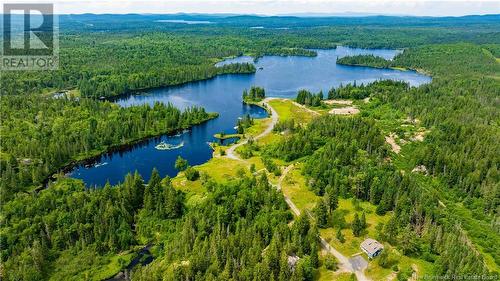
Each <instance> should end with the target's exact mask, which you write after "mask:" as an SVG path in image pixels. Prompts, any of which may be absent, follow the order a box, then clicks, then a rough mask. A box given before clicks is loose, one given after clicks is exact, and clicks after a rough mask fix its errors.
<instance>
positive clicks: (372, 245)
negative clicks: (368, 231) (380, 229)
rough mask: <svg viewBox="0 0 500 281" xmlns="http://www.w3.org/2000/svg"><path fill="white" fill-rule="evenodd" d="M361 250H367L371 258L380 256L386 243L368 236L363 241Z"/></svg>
mask: <svg viewBox="0 0 500 281" xmlns="http://www.w3.org/2000/svg"><path fill="white" fill-rule="evenodd" d="M360 247H361V250H363V252H365V253H366V254H367V255H368V257H369V258H374V257H376V256H378V255H379V254H380V253H381V252H382V250H383V249H384V245H382V244H380V242H378V241H377V240H375V239H371V238H367V239H366V240H365V241H363V243H361V246H360Z"/></svg>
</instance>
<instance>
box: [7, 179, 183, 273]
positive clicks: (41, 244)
mask: <svg viewBox="0 0 500 281" xmlns="http://www.w3.org/2000/svg"><path fill="white" fill-rule="evenodd" d="M183 200H184V199H183V194H182V193H181V192H179V191H176V190H175V189H174V188H173V187H172V186H171V184H170V181H169V179H168V178H167V179H164V180H163V181H162V179H161V178H160V176H159V174H158V172H157V171H156V170H154V171H153V173H152V175H151V178H150V180H149V182H148V183H147V185H145V183H144V181H143V180H142V178H141V176H140V175H139V174H137V173H135V174H134V175H130V174H129V175H127V176H126V177H125V180H124V183H123V184H121V185H119V186H114V187H111V186H109V185H106V186H104V187H103V188H100V189H91V190H88V189H87V188H86V187H84V186H83V184H82V183H81V182H79V181H76V180H72V179H67V180H63V181H59V182H58V183H56V184H54V185H51V186H50V187H49V188H47V189H45V190H43V191H40V192H39V193H34V194H26V193H18V194H17V196H16V199H15V200H11V201H10V202H8V203H6V204H4V205H3V206H2V236H1V245H2V249H1V255H2V260H3V261H4V262H2V263H3V264H4V268H3V270H2V278H5V279H6V280H43V279H47V278H48V277H49V276H50V275H51V269H52V264H53V262H54V261H57V259H58V258H59V257H60V256H61V255H63V259H64V252H65V251H68V250H69V251H70V252H79V251H81V252H85V251H90V252H91V253H95V255H103V254H106V253H117V252H119V251H122V250H127V249H129V248H130V247H131V246H132V245H136V244H137V241H139V239H140V238H141V235H142V234H143V233H144V235H146V237H148V238H149V235H150V233H152V232H153V231H157V228H158V227H159V226H161V225H163V224H169V221H171V220H175V219H177V218H180V216H181V215H182V213H183V212H184V202H183ZM59 262H63V263H66V266H67V265H68V264H70V263H71V261H64V260H63V261H59ZM75 273H76V272H75ZM68 274H70V275H69V276H66V278H75V276H71V272H69V273H68ZM63 279H64V278H63Z"/></svg>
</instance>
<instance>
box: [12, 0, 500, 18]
mask: <svg viewBox="0 0 500 281" xmlns="http://www.w3.org/2000/svg"><path fill="white" fill-rule="evenodd" d="M5 2H17V3H19V2H31V3H33V2H42V3H47V2H53V3H55V5H56V7H55V9H56V11H57V12H58V13H78V14H80V13H120V14H123V13H155V14H167V13H179V12H185V13H238V14H262V15H279V14H297V13H327V14H342V13H370V14H373V13H374V14H395V15H417V16H461V15H471V14H476V15H477V14H500V1H499V0H479V1H475V0H468V1H463V0H441V1H433V0H399V1H395V0H351V1H348V0H163V1H160V0H52V1H51V0H5Z"/></svg>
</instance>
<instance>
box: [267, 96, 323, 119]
mask: <svg viewBox="0 0 500 281" xmlns="http://www.w3.org/2000/svg"><path fill="white" fill-rule="evenodd" d="M269 104H270V105H271V106H272V107H273V108H274V110H276V112H277V113H278V115H279V117H280V118H279V120H280V121H285V120H289V119H294V120H295V121H297V122H298V123H299V124H307V123H309V122H310V121H311V120H312V119H313V118H314V115H313V114H312V113H311V112H309V111H308V110H307V109H304V108H302V107H300V106H297V105H295V104H294V103H293V102H292V101H291V100H286V99H274V100H271V101H269Z"/></svg>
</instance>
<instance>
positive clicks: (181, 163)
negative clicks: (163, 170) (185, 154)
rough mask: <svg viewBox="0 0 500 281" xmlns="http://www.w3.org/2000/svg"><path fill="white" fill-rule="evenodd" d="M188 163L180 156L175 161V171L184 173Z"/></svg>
mask: <svg viewBox="0 0 500 281" xmlns="http://www.w3.org/2000/svg"><path fill="white" fill-rule="evenodd" d="M188 166H189V163H188V161H187V160H186V159H184V158H182V157H181V156H180V155H179V156H177V159H176V160H175V169H176V170H178V171H184V170H186V169H187V168H188Z"/></svg>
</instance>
